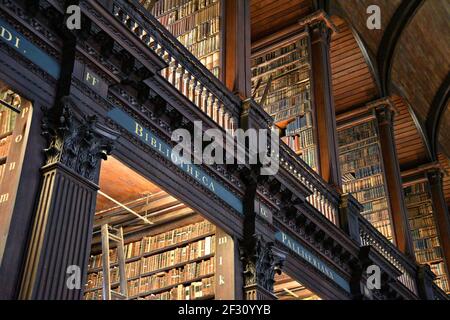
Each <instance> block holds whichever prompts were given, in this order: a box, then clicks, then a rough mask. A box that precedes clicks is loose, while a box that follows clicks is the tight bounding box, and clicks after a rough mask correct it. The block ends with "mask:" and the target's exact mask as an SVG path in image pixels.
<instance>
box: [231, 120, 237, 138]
mask: <svg viewBox="0 0 450 320" xmlns="http://www.w3.org/2000/svg"><path fill="white" fill-rule="evenodd" d="M236 125H237V122H236V120H235V119H234V117H230V131H231V134H232V135H234V130H235V128H236Z"/></svg>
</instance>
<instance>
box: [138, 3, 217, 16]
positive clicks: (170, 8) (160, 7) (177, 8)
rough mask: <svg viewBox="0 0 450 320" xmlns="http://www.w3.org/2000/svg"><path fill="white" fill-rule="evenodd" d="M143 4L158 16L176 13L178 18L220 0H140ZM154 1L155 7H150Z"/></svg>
mask: <svg viewBox="0 0 450 320" xmlns="http://www.w3.org/2000/svg"><path fill="white" fill-rule="evenodd" d="M140 2H141V4H142V5H143V6H144V7H145V8H146V9H148V10H149V9H151V12H152V13H153V15H155V16H156V17H160V16H162V15H164V14H167V13H175V15H176V17H177V19H182V18H183V17H186V16H189V15H191V14H193V13H195V12H196V11H198V10H202V9H204V8H207V7H209V6H211V5H213V4H215V3H217V2H218V0H158V1H156V2H155V1H151V0H140ZM152 2H154V5H153V8H150V5H152Z"/></svg>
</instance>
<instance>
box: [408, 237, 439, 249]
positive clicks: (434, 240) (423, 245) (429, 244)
mask: <svg viewBox="0 0 450 320" xmlns="http://www.w3.org/2000/svg"><path fill="white" fill-rule="evenodd" d="M413 243H414V249H415V250H423V249H431V248H435V247H439V246H440V243H439V239H438V237H437V236H436V237H431V238H424V239H416V240H413Z"/></svg>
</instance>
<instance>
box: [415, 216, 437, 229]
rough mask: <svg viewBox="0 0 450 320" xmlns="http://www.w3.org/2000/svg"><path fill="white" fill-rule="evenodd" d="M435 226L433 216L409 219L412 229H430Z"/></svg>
mask: <svg viewBox="0 0 450 320" xmlns="http://www.w3.org/2000/svg"><path fill="white" fill-rule="evenodd" d="M433 225H435V220H434V217H433V215H427V216H423V217H421V216H416V217H414V218H411V217H410V219H409V226H410V228H411V229H413V230H414V229H418V228H423V227H430V226H433Z"/></svg>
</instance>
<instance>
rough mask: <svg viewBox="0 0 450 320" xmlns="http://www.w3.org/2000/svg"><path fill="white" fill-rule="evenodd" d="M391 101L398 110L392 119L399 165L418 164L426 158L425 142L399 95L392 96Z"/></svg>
mask: <svg viewBox="0 0 450 320" xmlns="http://www.w3.org/2000/svg"><path fill="white" fill-rule="evenodd" d="M392 102H393V103H394V105H395V108H396V109H397V111H398V113H397V114H396V116H395V119H394V135H395V144H396V148H397V156H398V161H399V163H400V167H408V166H410V165H419V164H421V163H423V162H425V161H426V160H427V149H426V146H425V143H424V142H423V139H422V137H421V135H420V132H419V131H418V130H417V127H416V125H415V123H414V120H413V118H412V116H411V114H410V112H409V110H408V105H407V104H406V103H405V102H404V101H403V99H402V98H401V97H399V96H394V97H393V98H392Z"/></svg>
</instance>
